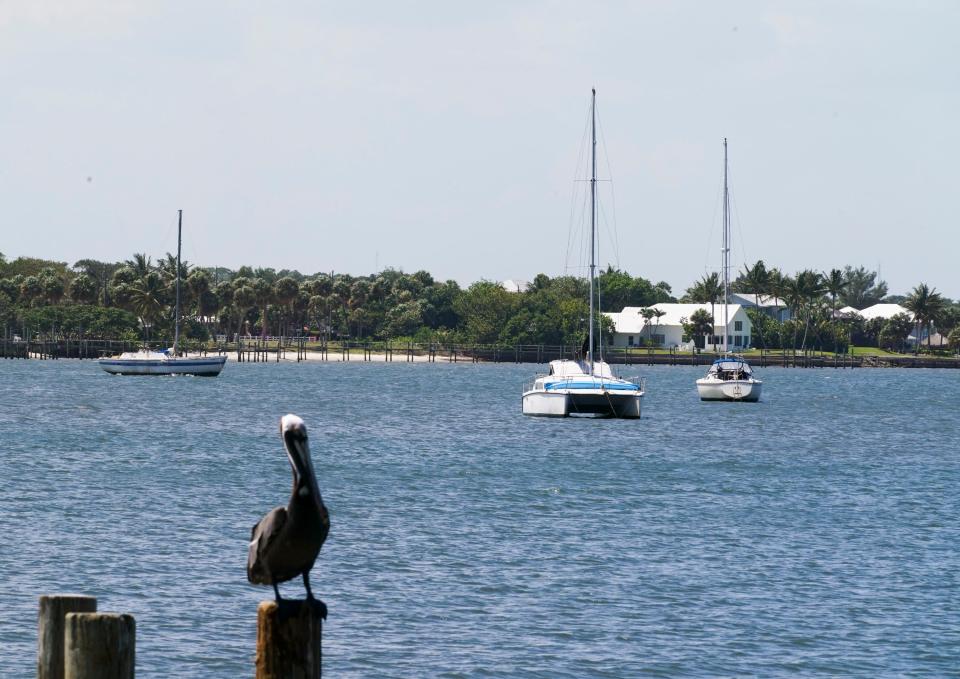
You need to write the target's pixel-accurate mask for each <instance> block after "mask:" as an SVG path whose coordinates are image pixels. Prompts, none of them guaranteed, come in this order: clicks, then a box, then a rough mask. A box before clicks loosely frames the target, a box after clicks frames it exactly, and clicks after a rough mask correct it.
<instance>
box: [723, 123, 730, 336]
mask: <svg viewBox="0 0 960 679" xmlns="http://www.w3.org/2000/svg"><path fill="white" fill-rule="evenodd" d="M729 287H730V193H729V191H728V189H727V138H726V137H724V138H723V351H724V353H727V352H729V351H730V347H729V346H728V345H727V337H728V336H729V333H730V319H729V312H730V309H729V304H730V297H729V293H728V289H729Z"/></svg>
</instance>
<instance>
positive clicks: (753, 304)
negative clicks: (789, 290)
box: [730, 292, 793, 323]
mask: <svg viewBox="0 0 960 679" xmlns="http://www.w3.org/2000/svg"><path fill="white" fill-rule="evenodd" d="M730 303H731V304H740V305H741V306H744V307H746V308H748V309H759V310H760V311H762V312H763V313H765V314H766V315H767V316H769V317H770V318H772V319H773V320H775V321H780V322H781V323H782V322H783V321H788V320H790V318H792V317H793V314H792V313H791V311H790V307H788V306H787V303H786V302H784V301H783V299H782V298H780V297H773V296H772V295H759V296H755V295H753V294H751V293H749V292H732V293H730Z"/></svg>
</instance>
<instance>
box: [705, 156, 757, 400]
mask: <svg viewBox="0 0 960 679" xmlns="http://www.w3.org/2000/svg"><path fill="white" fill-rule="evenodd" d="M729 290H730V192H729V190H728V187H727V140H726V138H724V140H723V349H724V353H723V356H722V357H721V358H718V359H717V360H715V361H714V362H713V364H712V365H711V366H710V369H709V370H708V371H707V374H706V375H705V376H704V377H701V378H700V379H699V380H697V392H698V393H699V394H700V400H701V401H758V400H759V399H760V392H761V391H762V390H763V382H761V381H760V380H758V379H757V378H756V377H754V376H753V369H752V368H751V367H750V364H749V363H747V361H746V360H744V358H743V357H742V356H738V355H735V354H731V353H730V351H729V349H730V347H729V345H728V342H729V340H730V318H729V311H730V308H729V307H730V296H729Z"/></svg>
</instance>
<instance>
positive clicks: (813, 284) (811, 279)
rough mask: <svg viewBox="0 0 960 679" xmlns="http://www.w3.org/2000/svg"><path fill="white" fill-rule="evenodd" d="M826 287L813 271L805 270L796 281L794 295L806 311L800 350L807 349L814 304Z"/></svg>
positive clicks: (798, 275) (818, 275)
mask: <svg viewBox="0 0 960 679" xmlns="http://www.w3.org/2000/svg"><path fill="white" fill-rule="evenodd" d="M823 291H824V286H823V279H822V278H821V277H820V274H819V273H817V272H816V271H813V270H811V269H805V270H803V271H801V272H800V273H798V274H797V277H796V278H795V279H794V284H793V293H794V296H795V301H797V302H798V303H799V305H800V308H801V309H803V311H804V314H803V315H804V324H803V342H802V343H801V345H800V350H801V351H803V350H805V349H806V348H807V333H808V332H809V331H810V319H811V317H812V316H813V310H814V304H815V303H816V302H817V300H819V299H820V298H821V297H822V296H823Z"/></svg>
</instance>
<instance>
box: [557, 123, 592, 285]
mask: <svg viewBox="0 0 960 679" xmlns="http://www.w3.org/2000/svg"><path fill="white" fill-rule="evenodd" d="M590 115H591V111H590V106H588V107H587V115H586V116H585V118H584V124H583V132H582V134H581V135H580V145H579V147H578V150H577V153H578V155H577V162H576V165H575V166H574V171H573V188H572V189H571V192H570V222H569V224H568V225H567V251H566V253H565V255H564V258H563V268H564V271H566V270H568V269H569V268H570V248H571V245H572V244H573V238H574V209H575V207H576V202H577V190H578V189H579V186H578V182H579V181H580V180H579V179H578V178H579V177H580V175H581V170H582V168H583V167H584V165H585V162H586V161H585V155H586V150H587V137H588V135H589V130H590Z"/></svg>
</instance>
